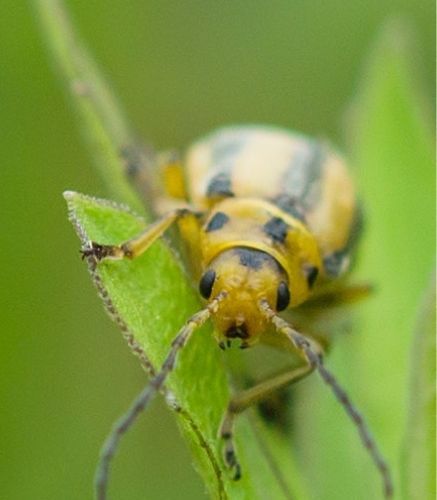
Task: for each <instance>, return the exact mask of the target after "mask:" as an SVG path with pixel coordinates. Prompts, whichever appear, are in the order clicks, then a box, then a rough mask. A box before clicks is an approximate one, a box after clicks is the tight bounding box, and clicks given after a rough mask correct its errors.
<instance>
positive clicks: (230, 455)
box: [222, 434, 241, 481]
mask: <svg viewBox="0 0 437 500" xmlns="http://www.w3.org/2000/svg"><path fill="white" fill-rule="evenodd" d="M222 439H223V440H224V449H223V460H224V462H225V464H226V467H227V468H228V469H229V470H230V471H232V479H233V480H234V481H238V480H239V479H240V478H241V466H240V464H239V462H238V459H237V455H236V453H235V447H234V442H233V439H232V435H230V434H226V435H222Z"/></svg>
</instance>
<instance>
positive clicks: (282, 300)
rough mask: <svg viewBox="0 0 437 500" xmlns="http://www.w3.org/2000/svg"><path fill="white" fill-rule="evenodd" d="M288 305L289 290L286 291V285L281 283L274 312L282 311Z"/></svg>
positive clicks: (283, 282)
mask: <svg viewBox="0 0 437 500" xmlns="http://www.w3.org/2000/svg"><path fill="white" fill-rule="evenodd" d="M289 303H290V290H289V289H288V285H287V283H285V281H281V282H280V283H279V286H278V296H277V299H276V310H277V311H283V310H284V309H287V307H288V304H289Z"/></svg>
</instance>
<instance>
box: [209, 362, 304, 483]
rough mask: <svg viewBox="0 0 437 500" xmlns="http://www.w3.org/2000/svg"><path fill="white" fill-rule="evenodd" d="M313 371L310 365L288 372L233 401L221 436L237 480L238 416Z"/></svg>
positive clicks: (238, 466) (225, 458)
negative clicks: (236, 420)
mask: <svg viewBox="0 0 437 500" xmlns="http://www.w3.org/2000/svg"><path fill="white" fill-rule="evenodd" d="M312 370H313V368H312V367H311V366H310V365H308V364H307V365H304V366H299V367H297V368H293V369H291V370H287V371H286V372H283V373H280V374H279V375H275V376H274V377H272V378H269V379H267V380H264V381H262V382H260V383H259V384H257V385H255V386H253V387H251V388H250V389H246V390H245V391H243V392H241V393H240V394H237V395H236V396H234V397H233V398H232V399H231V401H230V402H229V404H228V407H227V409H226V412H225V414H224V416H223V419H222V423H221V425H220V430H219V435H220V437H221V438H222V439H223V441H224V444H223V457H224V461H225V464H226V466H227V467H229V468H230V469H232V470H233V472H234V479H235V480H238V479H240V477H241V467H240V464H239V463H238V460H237V456H236V452H235V445H234V440H233V429H234V421H235V418H236V416H237V415H239V414H240V413H242V412H243V411H244V410H246V409H247V408H249V407H250V406H252V405H254V404H256V403H259V402H260V401H262V400H264V399H267V398H268V397H269V396H270V395H271V394H272V393H273V392H275V391H277V390H278V389H282V388H283V387H286V386H287V385H290V384H293V383H295V382H297V381H298V380H300V379H302V378H304V377H306V376H307V375H308V374H309V373H310V372H311V371H312Z"/></svg>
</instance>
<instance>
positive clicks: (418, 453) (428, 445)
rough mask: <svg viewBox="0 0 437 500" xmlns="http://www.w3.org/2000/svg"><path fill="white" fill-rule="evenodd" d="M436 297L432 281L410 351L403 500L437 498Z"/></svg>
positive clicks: (430, 499)
mask: <svg viewBox="0 0 437 500" xmlns="http://www.w3.org/2000/svg"><path fill="white" fill-rule="evenodd" d="M435 299H436V294H435V280H434V279H433V281H432V283H431V285H430V287H429V290H428V292H427V294H426V297H425V300H424V303H423V305H422V307H421V308H420V309H419V320H418V324H417V327H416V333H415V336H414V341H413V346H412V351H411V382H410V397H409V401H408V417H409V418H408V423H407V429H406V436H405V442H404V455H403V458H404V462H403V488H404V498H406V499H407V498H408V499H410V500H433V499H435V498H436V481H435V479H436V449H435V442H436V420H435V417H436V336H435V326H436V317H435V316H436V310H435V304H436V300H435Z"/></svg>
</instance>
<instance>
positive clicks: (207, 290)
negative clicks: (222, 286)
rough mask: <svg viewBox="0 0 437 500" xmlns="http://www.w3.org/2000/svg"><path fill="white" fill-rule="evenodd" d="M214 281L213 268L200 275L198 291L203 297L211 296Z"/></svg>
mask: <svg viewBox="0 0 437 500" xmlns="http://www.w3.org/2000/svg"><path fill="white" fill-rule="evenodd" d="M214 281H215V271H214V269H209V270H208V271H206V273H205V274H204V275H203V276H202V278H201V280H200V283H199V291H200V294H201V295H202V297H203V298H204V299H209V297H210V296H211V292H212V286H213V285H214Z"/></svg>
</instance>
